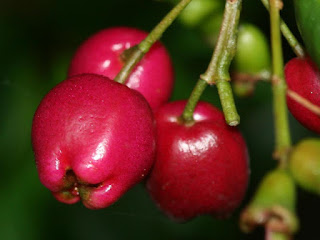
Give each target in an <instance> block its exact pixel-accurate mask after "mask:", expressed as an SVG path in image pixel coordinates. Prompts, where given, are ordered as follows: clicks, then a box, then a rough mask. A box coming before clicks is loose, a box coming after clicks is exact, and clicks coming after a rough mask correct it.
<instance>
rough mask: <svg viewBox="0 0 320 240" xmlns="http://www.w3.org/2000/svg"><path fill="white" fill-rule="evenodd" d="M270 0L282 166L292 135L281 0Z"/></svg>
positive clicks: (278, 149) (275, 107)
mask: <svg viewBox="0 0 320 240" xmlns="http://www.w3.org/2000/svg"><path fill="white" fill-rule="evenodd" d="M269 1H270V24H271V48H272V77H271V82H272V91H273V114H274V121H275V141H276V144H275V154H274V157H275V158H276V159H279V161H280V162H279V163H280V167H286V166H287V158H288V152H289V149H290V146H291V137H290V130H289V121H288V109H287V104H286V88H287V86H286V83H285V80H284V73H283V56H282V45H281V32H280V13H279V11H280V6H279V5H281V4H279V3H280V0H269Z"/></svg>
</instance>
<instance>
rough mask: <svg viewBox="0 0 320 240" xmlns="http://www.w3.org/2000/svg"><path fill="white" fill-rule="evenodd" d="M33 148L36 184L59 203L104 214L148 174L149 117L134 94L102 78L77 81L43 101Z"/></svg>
mask: <svg viewBox="0 0 320 240" xmlns="http://www.w3.org/2000/svg"><path fill="white" fill-rule="evenodd" d="M32 144H33V150H34V154H35V159H36V164H37V169H38V173H39V176H40V181H41V182H42V184H43V185H44V186H45V187H47V188H48V189H49V190H50V191H51V192H52V193H53V195H54V196H55V197H56V198H57V199H58V200H59V201H61V202H64V203H70V204H71V203H75V202H77V201H79V200H80V199H81V200H82V201H83V204H84V205H85V206H86V207H88V208H92V209H99V208H104V207H107V206H109V205H110V204H112V203H114V202H115V201H116V200H117V199H119V198H120V197H121V196H122V195H123V194H124V193H125V192H126V191H127V190H128V189H129V188H130V187H132V186H133V185H135V184H136V183H138V182H140V181H141V180H142V179H143V177H144V176H145V175H146V174H147V172H148V171H149V169H150V167H151V165H152V163H153V159H154V152H155V129H154V120H153V114H152V111H151V109H150V107H149V105H148V103H147V102H146V100H145V99H144V97H143V96H142V95H141V94H140V93H138V92H137V91H135V90H132V89H130V88H128V87H127V86H125V85H122V84H119V83H117V82H114V81H112V80H110V79H108V78H106V77H103V76H99V75H95V74H83V75H78V76H75V77H71V78H69V79H67V80H65V81H63V82H62V83H60V84H58V85H57V86H56V87H55V88H53V89H52V90H51V91H50V92H49V93H48V94H47V95H46V96H45V97H44V99H43V100H42V102H41V103H40V105H39V107H38V109H37V111H36V113H35V116H34V120H33V125H32Z"/></svg>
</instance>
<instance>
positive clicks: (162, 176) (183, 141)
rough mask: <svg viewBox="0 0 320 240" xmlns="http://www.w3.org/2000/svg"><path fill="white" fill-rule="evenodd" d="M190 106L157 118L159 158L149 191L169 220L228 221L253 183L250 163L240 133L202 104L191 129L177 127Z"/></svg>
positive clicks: (170, 108) (170, 107)
mask: <svg viewBox="0 0 320 240" xmlns="http://www.w3.org/2000/svg"><path fill="white" fill-rule="evenodd" d="M185 105H186V101H177V102H172V103H169V104H166V105H164V106H163V107H161V108H160V109H159V111H158V112H157V113H156V114H155V119H156V122H157V154H156V161H155V165H154V167H153V169H152V171H151V173H150V175H149V177H148V179H147V189H148V191H149V193H150V195H151V197H152V198H153V200H154V201H155V202H156V204H157V205H158V207H159V208H160V209H162V210H163V211H164V212H165V213H166V214H167V215H168V216H169V217H171V218H172V219H175V220H177V221H186V220H190V219H192V218H194V217H196V216H198V215H203V214H211V215H213V216H215V217H226V216H228V215H230V213H231V212H232V211H233V210H234V209H235V208H236V207H237V206H238V205H239V204H240V202H241V200H242V199H243V196H244V194H245V191H246V189H247V183H248V178H249V166H248V165H249V163H248V160H249V157H248V153H247V148H246V144H245V142H244V139H243V138H242V136H241V134H240V132H239V131H238V130H237V129H236V128H233V127H229V126H228V125H227V124H226V123H225V121H224V117H223V114H222V113H221V111H220V110H218V109H216V108H215V107H213V106H212V105H210V104H209V103H205V102H199V103H198V105H197V107H196V109H195V112H194V119H195V122H194V123H193V124H184V123H181V121H180V122H179V120H178V117H179V116H180V115H181V113H182V111H183V109H184V107H185Z"/></svg>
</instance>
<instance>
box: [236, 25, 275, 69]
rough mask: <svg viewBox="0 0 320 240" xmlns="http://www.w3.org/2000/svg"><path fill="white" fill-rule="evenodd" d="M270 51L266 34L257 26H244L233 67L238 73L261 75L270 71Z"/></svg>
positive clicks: (239, 33) (239, 37) (241, 29)
mask: <svg viewBox="0 0 320 240" xmlns="http://www.w3.org/2000/svg"><path fill="white" fill-rule="evenodd" d="M270 59H271V57H270V50H269V44H268V41H267V39H266V37H265V35H264V33H263V32H262V31H261V30H260V29H259V28H258V27H256V26H255V25H252V24H242V25H241V26H240V28H239V32H238V42H237V52H236V55H235V57H234V61H233V67H234V70H235V71H236V72H239V73H247V74H252V75H253V74H261V73H263V72H265V71H269V69H270V62H271V60H270Z"/></svg>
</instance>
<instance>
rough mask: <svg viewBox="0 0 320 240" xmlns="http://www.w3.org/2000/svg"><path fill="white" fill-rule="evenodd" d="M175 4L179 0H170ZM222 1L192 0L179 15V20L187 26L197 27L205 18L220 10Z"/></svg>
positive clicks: (222, 4)
mask: <svg viewBox="0 0 320 240" xmlns="http://www.w3.org/2000/svg"><path fill="white" fill-rule="evenodd" d="M171 2H172V3H174V4H177V3H178V2H180V0H171ZM223 6H224V1H221V0H193V1H191V2H190V3H189V5H188V6H187V7H186V8H185V9H184V10H183V11H182V12H181V14H180V15H179V20H180V21H181V22H182V23H183V24H184V25H186V26H187V27H197V26H200V25H201V24H202V23H204V22H206V20H207V18H208V17H210V16H211V15H213V14H215V12H222V10H223Z"/></svg>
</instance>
